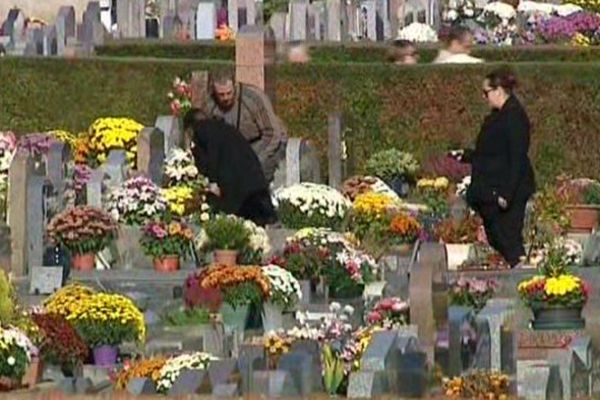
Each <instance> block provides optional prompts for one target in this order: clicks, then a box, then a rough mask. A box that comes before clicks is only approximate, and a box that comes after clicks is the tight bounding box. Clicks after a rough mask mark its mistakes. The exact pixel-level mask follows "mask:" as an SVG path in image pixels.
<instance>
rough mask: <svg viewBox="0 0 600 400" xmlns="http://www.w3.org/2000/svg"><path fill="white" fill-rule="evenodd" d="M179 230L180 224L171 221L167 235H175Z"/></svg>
mask: <svg viewBox="0 0 600 400" xmlns="http://www.w3.org/2000/svg"><path fill="white" fill-rule="evenodd" d="M179 232H181V225H179V223H177V222H171V224H170V225H169V235H171V236H175V235H177V234H178V233H179Z"/></svg>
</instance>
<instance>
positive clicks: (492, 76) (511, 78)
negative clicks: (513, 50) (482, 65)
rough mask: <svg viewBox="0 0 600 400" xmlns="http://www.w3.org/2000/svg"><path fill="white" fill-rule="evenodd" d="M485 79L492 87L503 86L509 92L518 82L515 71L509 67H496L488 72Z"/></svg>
mask: <svg viewBox="0 0 600 400" xmlns="http://www.w3.org/2000/svg"><path fill="white" fill-rule="evenodd" d="M485 79H487V81H488V83H489V85H490V87H491V88H492V89H497V88H499V87H501V88H502V89H504V91H505V92H506V93H508V94H510V93H512V92H513V90H514V89H515V88H516V87H517V84H518V83H517V77H516V76H515V73H514V72H513V71H512V70H511V69H510V68H508V67H501V68H498V69H495V70H494V71H492V72H490V73H489V74H487V75H486V77H485Z"/></svg>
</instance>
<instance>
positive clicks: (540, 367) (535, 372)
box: [517, 360, 563, 400]
mask: <svg viewBox="0 0 600 400" xmlns="http://www.w3.org/2000/svg"><path fill="white" fill-rule="evenodd" d="M517 393H518V395H519V397H520V398H525V399H540V400H542V399H548V400H554V399H556V400H558V399H562V397H563V389H562V380H561V379H560V373H559V370H558V366H556V365H551V364H549V363H548V362H547V361H544V360H540V361H519V362H518V364H517Z"/></svg>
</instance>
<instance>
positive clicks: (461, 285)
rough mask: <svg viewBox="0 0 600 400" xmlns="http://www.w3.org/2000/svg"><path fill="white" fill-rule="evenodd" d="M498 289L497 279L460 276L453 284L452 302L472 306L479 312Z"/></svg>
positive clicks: (451, 290)
mask: <svg viewBox="0 0 600 400" xmlns="http://www.w3.org/2000/svg"><path fill="white" fill-rule="evenodd" d="M497 290H498V282H497V281H496V280H495V279H478V278H464V277H460V278H459V279H458V280H457V281H455V282H453V283H452V284H451V289H450V302H451V304H453V305H457V306H464V307H472V308H473V309H474V310H475V311H476V312H479V311H481V310H482V309H483V307H485V304H486V303H487V301H488V300H489V299H491V298H492V297H493V296H494V293H496V291H497Z"/></svg>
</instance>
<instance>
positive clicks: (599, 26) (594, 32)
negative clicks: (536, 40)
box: [536, 11, 600, 45]
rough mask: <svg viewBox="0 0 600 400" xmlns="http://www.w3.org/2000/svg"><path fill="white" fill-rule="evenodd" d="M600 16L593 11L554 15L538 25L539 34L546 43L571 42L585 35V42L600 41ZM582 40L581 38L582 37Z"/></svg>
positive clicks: (593, 42) (593, 43)
mask: <svg viewBox="0 0 600 400" xmlns="http://www.w3.org/2000/svg"><path fill="white" fill-rule="evenodd" d="M599 31H600V16H598V15H597V14H595V13H593V12H585V11H580V12H574V13H571V14H569V15H567V16H564V17H561V16H553V17H550V18H548V19H545V20H543V21H542V22H541V23H540V24H539V25H538V26H537V32H536V33H537V34H538V37H540V38H541V39H542V40H543V41H544V42H546V43H569V42H570V41H572V40H573V39H574V38H575V37H577V36H579V37H585V38H586V39H587V40H585V42H584V43H586V44H588V43H589V44H591V45H596V44H598V43H600V35H599V34H598V32H599ZM580 40H581V39H580Z"/></svg>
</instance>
